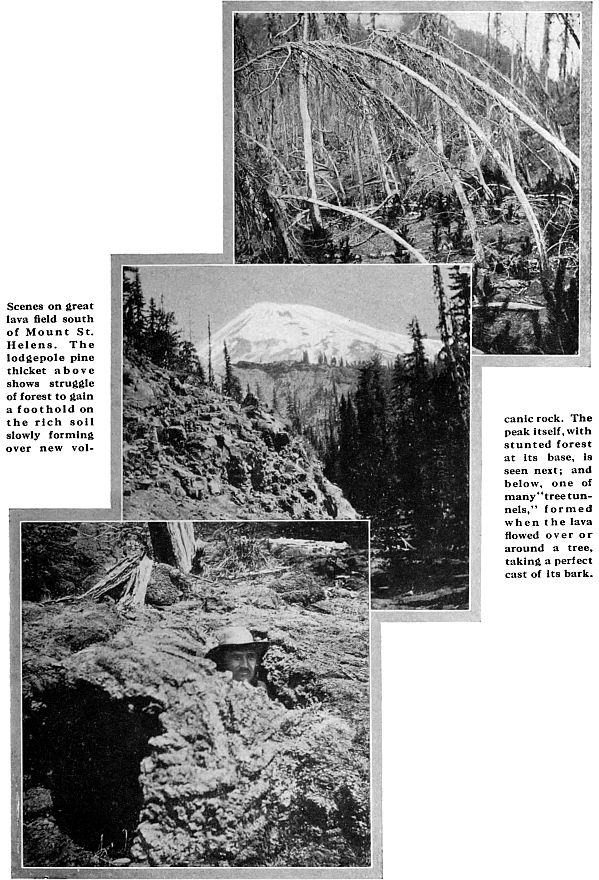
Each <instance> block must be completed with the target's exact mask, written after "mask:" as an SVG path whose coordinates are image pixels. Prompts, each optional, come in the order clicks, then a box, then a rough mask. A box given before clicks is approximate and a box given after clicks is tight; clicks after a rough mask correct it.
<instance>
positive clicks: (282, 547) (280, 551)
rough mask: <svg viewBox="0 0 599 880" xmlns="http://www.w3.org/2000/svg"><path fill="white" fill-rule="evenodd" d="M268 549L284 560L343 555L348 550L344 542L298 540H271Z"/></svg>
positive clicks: (347, 545)
mask: <svg viewBox="0 0 599 880" xmlns="http://www.w3.org/2000/svg"><path fill="white" fill-rule="evenodd" d="M268 549H269V550H270V551H271V553H273V554H274V555H275V556H282V557H283V558H284V559H285V558H286V559H303V558H305V559H314V558H316V557H322V556H330V555H331V554H335V553H344V552H345V551H347V550H349V549H350V548H349V544H347V543H346V542H345V541H306V540H302V539H300V538H271V539H270V540H269V542H268Z"/></svg>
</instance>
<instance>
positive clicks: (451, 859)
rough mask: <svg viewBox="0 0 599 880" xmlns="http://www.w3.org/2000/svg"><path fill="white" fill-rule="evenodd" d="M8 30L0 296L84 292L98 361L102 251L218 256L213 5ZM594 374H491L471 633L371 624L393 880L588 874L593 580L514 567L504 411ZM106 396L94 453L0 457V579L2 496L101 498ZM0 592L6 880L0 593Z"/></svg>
mask: <svg viewBox="0 0 599 880" xmlns="http://www.w3.org/2000/svg"><path fill="white" fill-rule="evenodd" d="M0 40H1V45H0V49H1V51H0V64H1V66H2V80H1V81H2V84H3V91H4V93H5V97H4V102H3V104H4V112H3V114H2V117H3V121H4V123H5V125H4V129H5V130H4V137H3V150H4V151H5V156H4V159H3V162H2V170H3V177H4V182H3V186H2V191H3V197H2V202H3V208H2V213H3V215H4V221H5V230H4V232H3V235H2V243H3V245H4V248H3V250H4V261H3V271H2V282H3V283H2V294H1V295H2V301H3V305H4V304H5V303H6V302H7V301H9V300H11V299H16V298H17V295H18V296H19V298H21V299H26V300H27V301H31V302H45V301H52V300H57V299H61V300H62V301H64V300H68V299H71V300H73V301H78V302H85V301H93V302H94V303H95V304H96V309H97V310H98V318H99V320H98V325H97V332H98V343H99V345H98V348H97V355H98V372H99V371H100V369H103V370H105V369H106V367H107V364H108V358H109V322H108V309H109V303H110V254H111V253H155V252H156V253H170V252H177V253H185V252H192V253H200V252H205V253H218V252H220V251H221V248H222V235H221V230H222V198H221V193H222V146H221V143H222V110H221V107H222V91H221V7H220V3H218V2H213V0H210V2H200V0H197V2H195V3H191V2H188V0H171V2H168V3H167V2H164V0H163V2H160V3H158V2H154V0H143V2H141V0H119V2H116V0H103V2H102V3H98V2H88V3H81V2H66V0H55V2H53V3H42V2H39V0H35V2H29V3H12V4H11V6H10V7H9V8H8V9H7V10H6V11H5V15H4V22H3V28H2V35H1V37H0ZM594 238H595V236H594ZM100 310H103V311H102V312H100ZM3 311H4V309H3ZM100 314H102V315H103V317H100ZM595 350H596V346H595ZM4 366H5V365H4V364H2V370H4ZM594 372H595V374H596V371H594ZM114 378H116V379H117V381H120V377H114ZM4 380H5V376H4V373H3V376H2V392H4V387H5V381H4ZM597 385H598V383H597V381H596V379H595V381H593V374H592V372H591V371H590V370H588V369H585V370H583V369H578V370H577V369H559V370H556V369H554V370H539V369H526V370H512V369H486V370H485V371H484V377H483V393H484V402H483V413H484V420H483V441H484V454H483V468H484V477H483V493H484V494H483V498H484V501H483V565H482V613H483V623H482V624H471V623H465V624H441V623H437V624H414V625H410V624H398V623H395V624H387V625H385V626H384V627H383V644H382V648H383V731H384V739H383V747H384V753H383V774H384V806H383V811H384V826H383V835H384V876H385V878H387V880H391V878H395V877H401V878H405V880H441V878H443V880H454V878H455V880H481V878H484V880H487V878H501V880H505V878H507V877H509V878H526V880H530V878H543V880H549V878H556V880H557V878H560V880H562V878H564V877H572V878H576V880H581V878H587V877H588V878H591V877H593V878H595V877H596V876H597V873H598V868H599V865H598V861H599V858H598V855H597V846H596V839H597V827H598V825H599V822H598V820H599V815H598V812H599V811H598V806H597V804H598V802H599V798H598V797H597V792H598V791H599V759H598V751H599V750H598V748H597V743H598V742H599V723H598V717H597V670H598V669H599V663H598V662H597V661H598V653H599V652H598V648H597V643H598V636H597V630H598V623H599V614H598V612H599V603H598V600H597V581H596V579H593V580H592V581H589V580H585V581H581V582H574V581H571V580H570V581H568V582H567V583H565V582H562V581H553V580H552V581H550V580H547V581H545V580H544V579H540V580H539V581H538V583H534V582H533V581H531V580H527V581H524V582H523V581H515V582H513V583H509V582H508V581H506V580H505V579H504V577H503V569H502V551H501V538H502V535H503V504H502V489H503V485H502V474H501V470H502V449H501V442H500V441H501V435H500V431H501V424H502V419H503V415H504V414H505V413H508V412H509V413H519V412H520V413H522V412H533V413H534V412H545V411H552V410H553V409H554V408H556V411H557V412H560V413H566V414H567V413H569V412H574V411H581V412H587V413H588V412H591V411H593V412H594V413H595V416H596V415H597V405H596V400H597V397H598V393H597ZM97 390H98V396H97V401H98V402H97V407H98V416H99V420H100V421H101V420H102V419H103V420H104V427H103V428H102V427H100V431H99V438H98V442H97V444H96V445H97V451H96V453H95V454H94V458H93V461H92V460H89V459H81V458H79V459H77V458H76V457H75V458H73V460H66V459H61V460H60V461H59V463H57V462H56V461H54V460H53V461H52V462H48V460H47V459H45V458H43V457H38V458H35V457H33V456H27V457H14V456H13V457H9V456H7V455H6V454H3V455H2V465H3V475H2V487H3V492H2V495H3V497H4V500H5V509H6V513H5V518H4V523H3V528H2V529H0V539H1V543H2V564H3V570H4V572H5V576H6V581H5V582H6V583H8V556H7V535H8V519H7V511H8V508H9V507H11V506H12V507H29V506H32V507H33V506H35V507H44V506H48V507H74V506H81V507H104V506H108V504H109V488H110V486H109V477H110V474H109V445H108V412H109V388H108V382H107V381H105V382H104V383H103V385H99V386H98V389H97ZM3 445H4V444H3ZM0 602H1V603H2V606H1V613H2V619H3V620H4V635H5V638H4V641H3V653H2V658H3V664H4V666H3V675H2V687H3V691H2V703H3V705H4V708H5V712H4V718H5V720H4V722H3V725H2V734H3V741H2V745H3V749H2V755H3V760H2V764H1V771H2V775H1V776H0V783H1V791H2V792H3V794H2V806H3V819H4V821H3V824H2V834H1V849H0V859H1V864H2V867H3V868H4V873H5V875H7V874H8V866H9V857H10V856H9V791H10V781H9V751H8V685H9V680H8V591H7V589H5V590H4V591H3V592H2V594H1V598H0Z"/></svg>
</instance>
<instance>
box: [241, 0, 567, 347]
mask: <svg viewBox="0 0 599 880" xmlns="http://www.w3.org/2000/svg"><path fill="white" fill-rule="evenodd" d="M580 33H581V16H580V14H579V13H572V12H564V13H557V12H551V13H549V12H548V13H544V12H522V11H517V12H511V11H506V12H475V11H470V12H463V13H448V14H446V15H441V14H438V13H420V12H417V13H402V14H399V13H395V14H387V13H385V14H382V13H381V14H378V13H376V12H372V13H370V12H368V13H366V12H363V13H361V14H358V13H351V14H350V13H338V12H331V13H306V12H289V13H285V14H281V13H278V12H276V13H247V14H237V15H235V16H234V113H235V259H236V261H237V262H240V263H369V264H372V263H381V262H388V263H389V262H392V263H410V262H426V263H431V262H472V263H473V264H474V267H475V283H474V302H473V344H474V346H476V347H477V348H478V349H480V350H481V351H483V352H485V353H489V354H500V355H501V354H576V353H577V351H578V333H579V327H578V318H579V282H578V268H579V172H580V159H579V153H580V149H579V148H580V136H579V122H580V62H581V55H580V39H581V37H580Z"/></svg>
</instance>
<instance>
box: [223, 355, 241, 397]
mask: <svg viewBox="0 0 599 880" xmlns="http://www.w3.org/2000/svg"><path fill="white" fill-rule="evenodd" d="M223 351H224V356H225V376H224V379H223V394H226V395H227V396H228V397H232V398H233V400H237V401H238V402H239V401H241V398H242V396H243V392H242V390H241V382H240V381H239V379H238V378H237V376H236V375H235V373H234V372H233V367H232V366H231V358H230V356H229V350H228V349H227V343H226V342H223Z"/></svg>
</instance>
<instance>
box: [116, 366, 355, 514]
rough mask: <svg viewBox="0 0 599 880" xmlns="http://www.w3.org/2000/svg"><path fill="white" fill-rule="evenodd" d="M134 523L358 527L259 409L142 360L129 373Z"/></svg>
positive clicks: (308, 457) (281, 426)
mask: <svg viewBox="0 0 599 880" xmlns="http://www.w3.org/2000/svg"><path fill="white" fill-rule="evenodd" d="M123 410H124V417H123V493H124V515H125V516H126V518H128V519H137V518H144V519H170V518H177V519H186V518H189V519H192V518H194V519H202V518H205V519H357V518H358V514H357V513H356V511H355V510H354V509H353V507H352V506H351V505H350V503H349V502H348V501H347V500H346V499H345V497H344V496H343V493H342V492H341V490H340V489H339V487H338V486H335V485H333V484H332V483H331V482H330V481H329V480H327V479H326V477H325V476H324V474H323V472H322V467H321V465H320V463H319V461H318V458H317V457H316V455H315V454H314V453H312V452H310V451H309V450H308V447H307V446H306V443H305V442H304V441H303V439H302V438H301V437H298V436H296V435H295V434H294V433H293V432H292V431H291V428H290V426H289V425H288V424H286V423H285V422H284V421H282V420H281V419H280V418H279V417H278V416H275V415H273V414H272V413H271V412H269V411H268V410H267V409H266V408H263V407H261V406H260V405H249V406H245V407H244V406H242V405H240V404H238V403H236V402H235V401H234V400H231V399H230V398H227V397H223V396H222V395H221V394H218V393H217V392H216V391H213V390H211V389H209V388H207V387H205V386H197V385H194V384H191V383H184V382H182V381H181V380H180V379H179V378H177V377H176V376H174V375H172V374H169V372H168V371H165V370H163V369H158V368H156V367H155V366H153V365H152V364H151V363H150V362H149V361H148V360H147V359H145V358H143V357H140V356H139V355H136V356H135V357H131V358H130V359H128V360H126V361H125V366H124V372H123Z"/></svg>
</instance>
